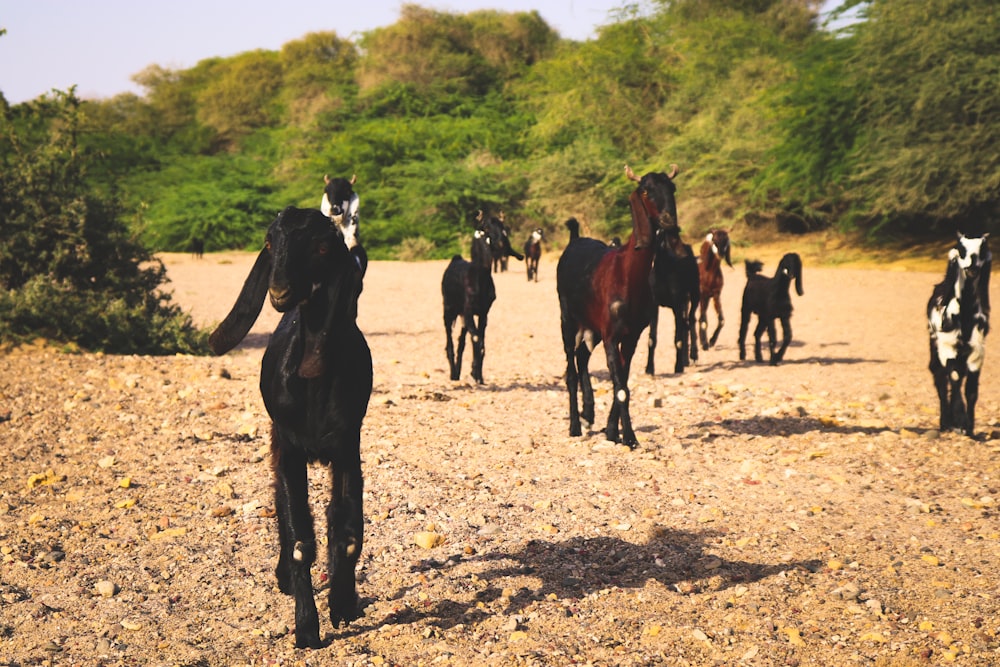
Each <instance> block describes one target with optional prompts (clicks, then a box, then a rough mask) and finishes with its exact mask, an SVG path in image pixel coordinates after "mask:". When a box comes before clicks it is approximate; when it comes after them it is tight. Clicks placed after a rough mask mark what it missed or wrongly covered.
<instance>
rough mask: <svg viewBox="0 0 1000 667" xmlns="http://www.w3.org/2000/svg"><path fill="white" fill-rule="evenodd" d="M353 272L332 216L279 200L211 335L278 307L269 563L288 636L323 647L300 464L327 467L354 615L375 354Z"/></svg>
mask: <svg viewBox="0 0 1000 667" xmlns="http://www.w3.org/2000/svg"><path fill="white" fill-rule="evenodd" d="M359 282H360V272H359V271H358V268H357V266H356V265H355V262H354V259H353V258H352V256H351V254H350V253H349V252H348V250H347V246H346V245H344V242H343V240H342V238H341V237H340V235H339V233H338V231H337V229H336V228H335V227H334V225H333V224H331V221H330V219H329V218H328V217H327V216H325V215H324V214H322V213H321V212H320V211H317V210H313V209H297V208H292V207H289V208H286V209H285V210H284V211H282V212H281V213H280V214H279V215H278V217H277V218H276V219H275V220H274V222H272V223H271V226H270V228H269V229H268V231H267V239H266V242H265V245H264V248H263V249H262V250H261V251H260V254H259V255H258V256H257V261H256V263H255V264H254V265H253V268H252V269H251V270H250V274H249V275H248V276H247V279H246V282H245V284H244V285H243V289H242V291H241V292H240V294H239V297H237V300H236V304H235V305H234V306H233V309H232V311H231V312H230V313H229V315H227V316H226V319H225V320H223V322H222V323H221V324H220V325H219V326H218V328H217V329H216V330H215V331H214V332H213V333H212V335H211V337H210V338H209V344H210V346H211V348H212V351H213V352H214V353H215V354H224V353H226V352H227V351H229V350H231V349H232V348H233V347H235V346H236V345H237V344H238V343H239V342H240V341H241V340H243V338H244V337H245V336H246V334H247V332H248V331H249V330H250V327H251V326H253V323H254V322H255V321H256V319H257V316H258V315H259V314H260V311H261V307H262V306H263V304H264V297H265V296H266V295H269V296H270V300H271V305H272V306H273V307H274V309H275V310H277V311H278V312H280V313H283V315H282V318H281V321H280V323H279V324H278V326H277V328H276V329H275V331H274V333H273V334H272V335H271V338H270V341H269V342H268V344H267V349H266V350H265V351H264V357H263V360H262V361H261V372H260V393H261V396H262V397H263V398H264V406H265V407H266V408H267V412H268V414H269V415H270V416H271V421H272V428H271V466H272V468H273V470H274V495H275V509H276V510H277V515H278V539H279V542H280V555H279V556H278V565H277V568H276V569H275V575H276V576H277V579H278V588H279V589H280V590H281V592H282V593H285V594H288V595H293V596H294V597H295V645H296V646H297V647H299V648H305V647H310V648H321V647H322V646H323V644H322V642H321V640H320V635H319V616H318V614H317V611H316V602H315V600H314V599H313V587H312V580H311V577H310V572H309V568H310V566H311V565H312V563H313V561H314V560H315V558H316V534H315V531H314V527H313V518H312V514H311V512H310V510H309V480H308V471H307V464H308V463H310V462H319V463H323V464H326V465H328V466H329V467H330V472H331V479H332V491H331V495H330V502H329V505H328V506H327V510H326V517H327V541H328V559H329V571H330V593H329V603H330V621H331V622H332V623H333V625H334V627H337V626H338V625H340V622H341V621H343V622H344V623H345V624H346V623H349V622H350V621H351V620H353V619H355V618H357V617H358V616H360V615H361V614H360V611H359V609H358V596H357V592H356V590H355V583H354V581H355V580H354V570H355V567H356V565H357V562H358V557H359V556H360V555H361V546H362V543H363V531H364V519H363V516H362V492H363V480H362V476H361V453H360V444H361V423H362V420H363V419H364V416H365V412H366V411H367V409H368V399H369V397H370V395H371V390H372V357H371V352H370V351H369V349H368V344H367V343H366V342H365V337H364V335H363V334H362V333H361V331H360V330H359V329H358V326H357V323H356V317H357V294H358V289H359Z"/></svg>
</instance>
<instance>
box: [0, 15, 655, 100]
mask: <svg viewBox="0 0 1000 667" xmlns="http://www.w3.org/2000/svg"><path fill="white" fill-rule="evenodd" d="M403 4H404V2H403V1H402V0H358V1H355V2H345V1H344V0H332V1H331V0H325V1H324V0H308V1H307V0H282V1H281V2H274V1H273V0H270V1H265V0H239V1H237V0H200V1H195V0H170V1H169V2H149V1H148V0H0V29H4V28H5V29H6V30H7V34H5V35H2V36H0V91H2V92H3V94H4V96H5V97H6V98H7V101H8V102H10V103H11V104H17V103H19V102H24V101H26V100H30V99H34V98H36V97H38V96H39V95H41V94H43V93H47V92H49V91H50V90H52V89H53V88H55V89H59V90H66V89H68V88H69V87H70V86H72V85H76V86H77V89H76V92H77V95H79V96H81V97H84V98H108V97H113V96H114V95H117V94H118V93H123V92H135V93H142V92H143V91H142V89H141V88H139V87H138V86H136V85H135V84H134V83H133V82H132V80H131V77H132V75H134V74H136V73H137V72H140V71H142V70H143V69H145V68H146V67H147V66H149V65H153V64H155V65H160V66H162V67H165V68H168V69H187V68H189V67H192V66H194V65H195V64H197V63H198V62H199V61H201V60H203V59H205V58H211V57H215V56H223V57H225V56H232V55H235V54H237V53H243V52H245V51H252V50H255V49H267V50H278V49H280V48H281V46H282V45H283V44H285V43H286V42H289V41H292V40H295V39H298V38H300V37H302V36H304V35H306V34H307V33H310V32H323V31H334V32H336V33H337V34H338V35H339V36H341V37H347V38H349V37H351V36H352V35H356V34H357V33H361V32H365V31H368V30H371V29H372V28H376V27H379V26H385V25H391V24H393V23H395V22H396V21H397V20H398V19H399V9H400V7H402V5H403ZM412 4H418V5H420V6H422V7H427V8H431V9H435V10H440V11H449V12H458V13H466V12H469V11H473V10H476V9H497V10H502V11H530V10H532V9H538V12H539V14H541V15H542V18H543V19H545V21H546V22H547V23H548V24H549V25H550V26H551V27H552V28H553V29H554V30H556V31H557V32H558V33H559V34H560V35H561V36H562V37H565V38H568V39H574V40H580V41H582V40H586V39H589V38H591V37H593V36H594V35H595V27H596V26H601V25H606V24H608V23H611V22H613V17H612V16H611V15H609V12H611V11H613V10H616V9H618V8H620V7H621V6H623V5H625V4H628V0H545V2H539V0H428V1H416V2H413V3H412ZM631 4H638V3H637V2H635V0H633V1H632V2H631ZM539 7H544V8H543V9H540V8H539Z"/></svg>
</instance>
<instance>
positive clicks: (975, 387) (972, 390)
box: [965, 371, 979, 438]
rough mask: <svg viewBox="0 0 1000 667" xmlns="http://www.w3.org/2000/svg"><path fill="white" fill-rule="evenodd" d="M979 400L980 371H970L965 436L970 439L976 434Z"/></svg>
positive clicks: (966, 382) (966, 381)
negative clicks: (977, 404) (977, 403)
mask: <svg viewBox="0 0 1000 667" xmlns="http://www.w3.org/2000/svg"><path fill="white" fill-rule="evenodd" d="M978 400H979V371H969V374H968V375H967V376H966V378H965V416H966V423H965V434H966V435H967V436H969V437H970V438H971V437H973V435H974V433H975V423H976V401H978Z"/></svg>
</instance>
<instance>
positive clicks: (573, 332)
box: [556, 165, 677, 448]
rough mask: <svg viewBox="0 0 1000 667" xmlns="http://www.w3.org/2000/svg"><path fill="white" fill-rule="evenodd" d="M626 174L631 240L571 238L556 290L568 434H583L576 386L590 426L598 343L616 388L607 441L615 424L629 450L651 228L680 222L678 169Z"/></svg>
mask: <svg viewBox="0 0 1000 667" xmlns="http://www.w3.org/2000/svg"><path fill="white" fill-rule="evenodd" d="M625 174H626V176H627V177H628V178H629V179H631V180H634V181H637V183H638V185H637V187H636V189H635V191H634V192H632V194H631V196H630V197H629V206H630V208H631V212H632V235H631V236H630V237H629V238H628V240H627V241H626V243H625V244H624V245H623V246H622V247H620V248H610V247H608V246H607V245H606V244H604V243H602V242H601V241H598V240H596V239H591V238H584V237H581V238H577V239H574V240H572V241H570V242H569V244H568V245H567V246H566V249H565V250H564V251H563V254H562V256H560V258H559V264H558V265H557V267H556V290H557V292H558V293H559V308H560V314H561V321H562V339H563V349H564V350H565V353H566V388H567V390H568V391H569V432H570V435H572V436H578V435H581V434H582V429H581V426H580V417H581V413H580V409H579V406H578V403H577V392H578V390H579V389H580V388H582V390H583V412H582V417H583V419H585V420H586V421H587V422H589V423H591V424H592V423H593V422H594V392H593V388H592V387H591V383H590V372H589V370H588V364H589V361H590V355H591V353H592V352H593V350H594V347H595V346H596V345H597V344H598V343H599V342H601V341H603V342H604V349H605V352H606V354H607V361H608V370H609V371H610V374H611V381H612V384H613V385H614V399H613V403H612V405H611V409H610V411H609V415H608V425H607V428H606V430H605V435H606V437H607V439H608V440H611V441H617V440H618V435H619V422H620V424H621V432H622V436H623V437H622V441H623V442H624V444H625V445H627V446H629V447H632V448H634V447H636V445H638V440H637V439H636V437H635V431H634V430H633V428H632V418H631V415H630V414H629V390H628V374H629V368H630V366H631V364H632V356H633V354H634V353H635V348H636V344H637V343H638V340H639V336H640V334H642V331H643V329H645V328H646V326H647V325H648V324H649V318H650V313H651V312H652V309H653V304H654V301H653V293H652V288H651V286H650V270H651V268H652V266H653V257H654V253H655V245H656V238H655V237H656V231H657V229H658V228H659V227H661V226H665V225H670V224H673V225H676V223H677V205H676V202H675V200H674V192H675V190H676V187H675V186H674V183H673V180H672V179H673V178H674V176H676V175H677V167H676V165H675V166H674V168H673V170H672V172H671V173H670V174H665V173H658V172H651V173H648V174H646V175H645V176H643V177H642V178H641V179H640V178H637V177H636V176H635V174H633V173H632V170H631V169H629V168H628V166H626V167H625Z"/></svg>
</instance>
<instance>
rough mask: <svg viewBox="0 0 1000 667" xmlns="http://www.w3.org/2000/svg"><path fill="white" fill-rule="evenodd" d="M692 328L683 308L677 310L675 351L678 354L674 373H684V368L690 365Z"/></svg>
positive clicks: (675, 358) (675, 315)
mask: <svg viewBox="0 0 1000 667" xmlns="http://www.w3.org/2000/svg"><path fill="white" fill-rule="evenodd" d="M690 326H691V325H690V322H688V319H687V313H685V312H684V311H683V310H682V309H681V308H675V309H674V351H675V352H676V356H675V357H674V373H683V372H684V368H685V367H686V366H687V365H688V355H689V353H690V350H689V348H688V331H689V330H690ZM696 349H697V348H696ZM696 354H697V353H696Z"/></svg>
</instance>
